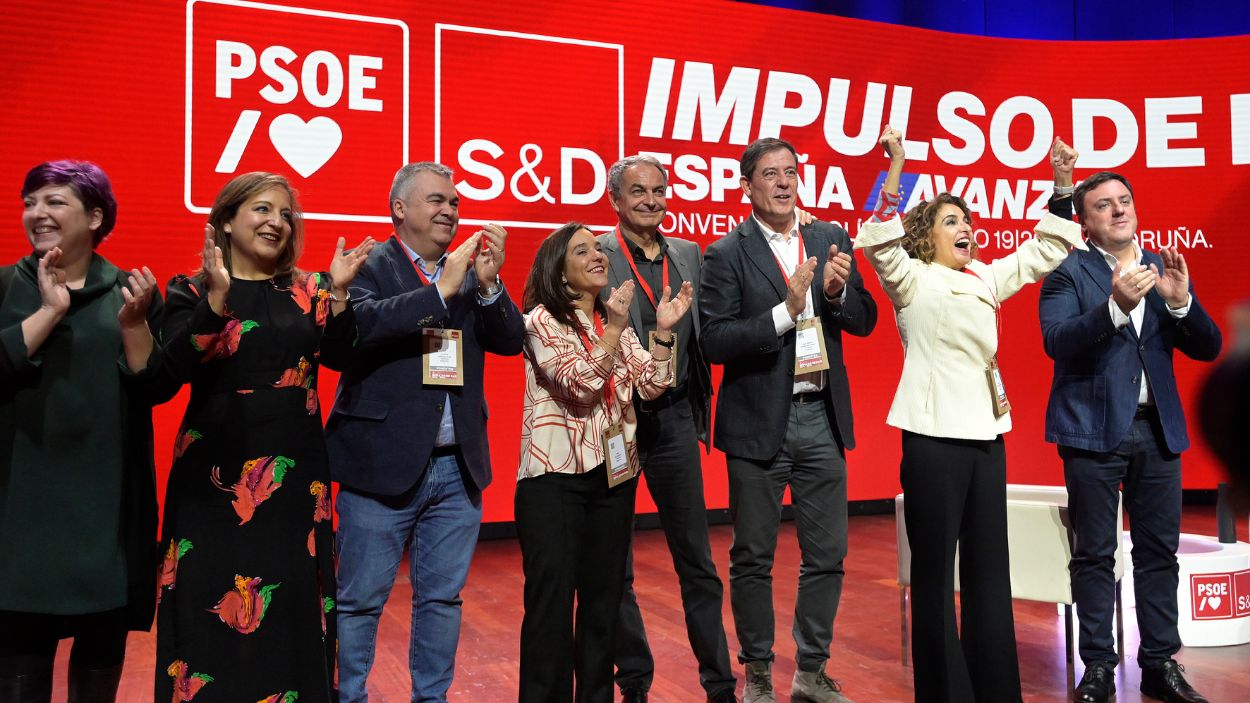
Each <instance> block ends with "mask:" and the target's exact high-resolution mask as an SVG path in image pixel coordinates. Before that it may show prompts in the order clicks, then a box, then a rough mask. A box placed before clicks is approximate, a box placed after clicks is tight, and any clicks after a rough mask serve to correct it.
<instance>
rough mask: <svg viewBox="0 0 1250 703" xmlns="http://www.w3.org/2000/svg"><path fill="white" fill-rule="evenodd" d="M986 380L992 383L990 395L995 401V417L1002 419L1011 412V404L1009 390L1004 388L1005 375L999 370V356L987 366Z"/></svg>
mask: <svg viewBox="0 0 1250 703" xmlns="http://www.w3.org/2000/svg"><path fill="white" fill-rule="evenodd" d="M985 378H986V379H987V380H988V381H989V383H990V395H991V396H992V397H993V400H994V417H996V418H999V417H1002V416H1003V415H1006V414H1007V413H1008V412H1009V411H1010V410H1011V403H1010V402H1008V401H1007V389H1006V388H1004V387H1003V374H1002V372H1001V371H999V369H998V357H997V356H995V357H994V358H993V359H990V363H989V364H987V365H986V366H985Z"/></svg>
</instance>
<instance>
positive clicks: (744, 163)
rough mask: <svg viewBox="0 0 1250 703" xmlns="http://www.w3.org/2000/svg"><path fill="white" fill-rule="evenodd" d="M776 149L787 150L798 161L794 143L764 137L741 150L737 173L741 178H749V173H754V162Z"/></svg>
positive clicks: (756, 162)
mask: <svg viewBox="0 0 1250 703" xmlns="http://www.w3.org/2000/svg"><path fill="white" fill-rule="evenodd" d="M778 149H785V150H787V151H789V152H790V153H791V154H792V155H793V156H794V162H795V163H796V164H797V163H798V162H799V154H798V152H797V151H795V150H794V145H792V144H791V143H790V142H788V141H786V140H784V139H777V138H776V137H764V138H763V139H756V140H755V141H753V142H751V144H750V145H749V146H747V148H746V150H745V151H743V152H742V159H740V160H739V161H738V173H740V174H741V175H742V177H743V178H746V179H750V178H751V175H752V174H754V173H755V166H756V164H758V163H759V162H760V159H761V158H763V156H764V154H767V153H770V152H773V151H777V150H778Z"/></svg>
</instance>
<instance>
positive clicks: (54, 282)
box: [36, 247, 69, 319]
mask: <svg viewBox="0 0 1250 703" xmlns="http://www.w3.org/2000/svg"><path fill="white" fill-rule="evenodd" d="M60 262H61V248H60V247H52V248H51V249H50V250H48V253H46V254H44V255H43V256H41V257H39V267H38V270H37V272H36V276H37V278H38V279H39V300H40V304H41V306H42V307H44V308H47V309H48V310H49V311H51V312H52V313H54V314H55V315H56V317H57V319H60V317H61V316H63V315H64V314H65V311H66V310H69V286H68V285H66V284H65V270H64V269H61V268H58V267H57V264H59V263H60Z"/></svg>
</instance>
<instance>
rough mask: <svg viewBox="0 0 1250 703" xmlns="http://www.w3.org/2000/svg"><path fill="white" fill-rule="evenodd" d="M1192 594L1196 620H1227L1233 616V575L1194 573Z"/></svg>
mask: <svg viewBox="0 0 1250 703" xmlns="http://www.w3.org/2000/svg"><path fill="white" fill-rule="evenodd" d="M1190 589H1191V590H1190V596H1191V599H1192V602H1193V619H1194V620H1227V619H1229V618H1231V617H1233V575H1232V574H1228V573H1225V574H1193V575H1192V576H1190Z"/></svg>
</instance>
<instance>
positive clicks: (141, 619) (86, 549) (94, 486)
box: [0, 255, 178, 630]
mask: <svg viewBox="0 0 1250 703" xmlns="http://www.w3.org/2000/svg"><path fill="white" fill-rule="evenodd" d="M37 264H38V260H37V259H36V258H35V257H34V256H28V257H26V258H24V259H22V260H20V261H18V262H17V263H16V264H14V265H13V266H6V267H2V268H0V574H3V577H2V578H0V610H13V611H21V612H33V613H47V614H62V615H73V614H83V613H90V612H100V611H104V610H111V609H115V608H121V607H124V608H125V609H126V614H127V623H128V626H129V627H130V628H131V629H140V630H146V629H148V628H149V627H150V626H151V622H152V614H153V610H154V607H155V594H156V568H157V543H156V522H157V517H156V515H157V508H156V483H155V472H154V466H153V459H152V412H151V411H152V406H153V405H155V404H157V403H162V402H165V401H166V400H168V399H169V398H170V397H172V396H173V394H174V393H175V392H177V389H178V384H177V383H176V382H174V381H172V380H170V379H169V378H167V376H166V374H165V373H164V372H163V366H162V357H163V355H162V354H161V352H160V344H159V343H158V344H157V345H155V347H154V348H153V353H152V355H151V357H150V358H149V360H148V365H147V368H145V369H144V370H142V371H141V372H139V373H137V374H136V373H132V372H131V371H130V370H129V369H128V368H127V366H126V363H125V356H124V352H123V350H122V345H121V330H120V328H119V327H118V324H117V311H118V310H119V309H120V308H121V306H122V304H123V299H122V295H121V288H122V286H123V285H125V284H126V280H127V274H126V273H125V272H123V271H120V270H119V269H118V268H117V267H116V266H114V265H113V264H111V263H109V262H108V261H107V260H106V259H104V258H103V257H101V256H99V255H95V256H93V258H92V261H91V264H90V268H89V270H88V273H87V280H86V282H85V284H84V286H83V287H82V288H81V289H79V290H72V291H71V292H70V298H71V302H70V309H69V311H68V312H67V313H66V315H65V317H64V318H63V319H62V320H61V322H60V323H59V324H58V325H57V327H56V329H55V330H53V332H52V334H51V335H49V337H48V339H47V341H45V342H44V344H43V345H42V346H41V347H40V348H39V350H38V351H37V352H36V353H35V354H34V355H33V356H32V357H31V358H29V359H27V358H26V343H25V341H24V339H23V336H22V330H21V323H22V321H23V320H25V319H26V318H27V317H28V316H29V315H30V314H31V313H33V312H34V311H35V310H36V309H37V308H38V306H39V304H40V297H39V289H38V285H37V283H36V280H35V272H36V267H37ZM160 316H161V301H160V299H159V297H158V298H155V299H154V300H153V301H152V304H151V306H150V307H149V309H148V325H149V327H150V328H151V329H152V330H153V332H154V333H159V330H160Z"/></svg>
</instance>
